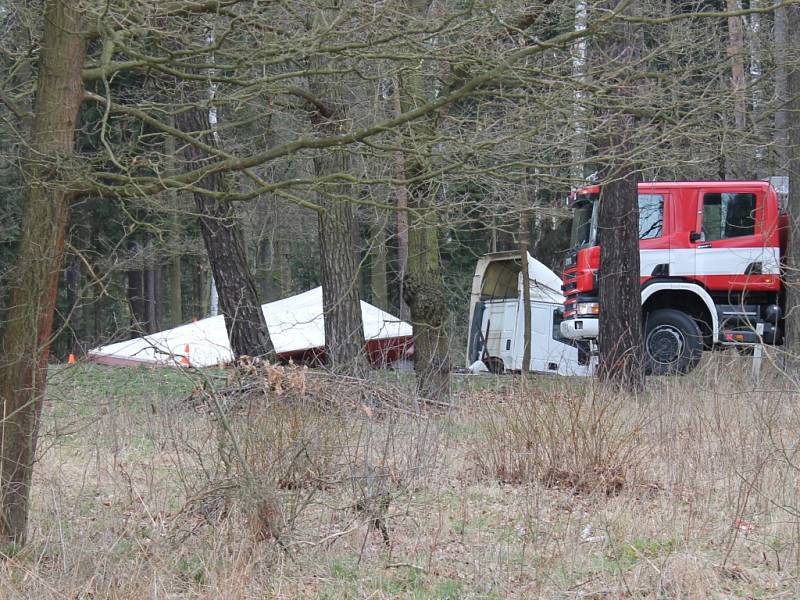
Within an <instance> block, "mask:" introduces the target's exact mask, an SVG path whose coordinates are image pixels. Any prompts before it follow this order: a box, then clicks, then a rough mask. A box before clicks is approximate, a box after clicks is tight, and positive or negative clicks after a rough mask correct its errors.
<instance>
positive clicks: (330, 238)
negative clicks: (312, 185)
mask: <svg viewBox="0 0 800 600" xmlns="http://www.w3.org/2000/svg"><path fill="white" fill-rule="evenodd" d="M331 154H333V155H335V154H338V152H336V151H333V152H332V153H331ZM329 156H330V155H329ZM323 163H325V164H323ZM314 164H315V168H316V171H317V176H320V175H322V174H324V173H331V172H333V171H331V170H330V169H331V168H332V167H333V165H332V164H331V163H330V162H329V161H328V160H327V159H319V158H315V159H314ZM342 170H343V169H342ZM325 194H326V192H324V191H323V192H321V194H320V196H319V197H318V203H319V204H321V205H322V206H323V210H322V211H320V213H319V247H320V275H321V278H322V307H323V312H324V314H325V353H326V357H327V360H328V365H329V366H330V367H331V368H332V369H333V370H335V371H337V372H340V373H347V374H352V375H360V374H363V371H364V369H365V367H366V357H365V355H364V324H363V321H362V315H361V299H360V297H359V291H358V267H357V265H356V259H355V254H354V252H353V249H354V244H353V205H352V204H350V202H348V201H346V200H342V199H341V198H339V199H324V198H323V196H324V195H325Z"/></svg>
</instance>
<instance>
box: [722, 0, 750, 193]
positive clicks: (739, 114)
mask: <svg viewBox="0 0 800 600" xmlns="http://www.w3.org/2000/svg"><path fill="white" fill-rule="evenodd" d="M727 9H728V11H729V12H735V11H737V10H741V5H740V2H739V0H727ZM728 38H729V39H728V49H727V52H728V57H729V58H730V59H731V84H732V93H733V120H734V127H735V128H736V131H737V133H738V134H739V135H740V136H744V134H745V128H746V126H747V121H746V118H747V99H746V97H745V86H746V81H745V76H744V36H743V33H742V17H739V16H732V17H728ZM736 146H739V144H737V145H736ZM734 152H735V154H734V156H733V157H732V159H733V164H732V167H733V176H734V178H737V179H744V178H745V177H746V176H747V172H748V167H747V164H748V163H747V161H746V159H745V156H744V154H743V153H742V152H741V150H739V149H738V148H736V149H735V150H734Z"/></svg>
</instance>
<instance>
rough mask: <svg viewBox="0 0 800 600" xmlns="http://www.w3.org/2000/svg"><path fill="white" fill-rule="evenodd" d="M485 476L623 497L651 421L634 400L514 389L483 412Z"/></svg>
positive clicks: (603, 393) (599, 393)
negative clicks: (621, 491) (646, 419)
mask: <svg viewBox="0 0 800 600" xmlns="http://www.w3.org/2000/svg"><path fill="white" fill-rule="evenodd" d="M480 417H481V418H480V425H479V428H480V429H479V439H480V440H481V441H482V443H481V444H480V446H479V447H478V448H476V449H475V450H474V451H473V457H474V461H475V463H476V465H477V467H478V470H479V472H480V473H481V474H482V475H483V476H486V477H491V478H495V479H498V480H500V481H503V482H508V483H525V482H533V481H537V482H540V483H542V484H544V485H546V486H552V487H561V488H568V489H571V490H574V491H576V492H580V493H591V492H595V491H601V492H603V493H605V494H609V495H611V494H616V493H618V492H619V491H620V490H621V489H622V488H623V487H624V486H625V485H626V484H627V483H628V481H629V480H630V478H631V476H632V475H633V473H634V471H635V470H636V467H637V466H638V465H639V463H640V461H641V458H642V456H643V453H644V445H643V442H642V439H641V437H642V436H641V432H642V428H643V426H644V424H645V415H644V413H643V412H642V410H641V409H640V408H639V406H638V405H637V404H636V403H635V401H633V400H631V399H629V398H626V397H625V396H623V395H621V394H613V393H610V392H608V391H607V390H603V389H600V388H592V389H590V390H588V391H587V392H585V393H583V392H573V391H550V390H548V391H543V390H515V391H512V392H509V393H507V394H506V395H505V396H504V397H503V398H501V399H500V400H499V401H490V402H485V403H482V405H481V407H480Z"/></svg>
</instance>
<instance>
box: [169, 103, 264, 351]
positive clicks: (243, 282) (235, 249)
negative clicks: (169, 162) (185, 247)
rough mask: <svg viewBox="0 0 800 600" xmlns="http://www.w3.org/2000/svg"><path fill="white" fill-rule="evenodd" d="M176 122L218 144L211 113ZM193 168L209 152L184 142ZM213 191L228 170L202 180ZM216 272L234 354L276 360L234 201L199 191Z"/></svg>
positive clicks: (202, 219)
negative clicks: (208, 195)
mask: <svg viewBox="0 0 800 600" xmlns="http://www.w3.org/2000/svg"><path fill="white" fill-rule="evenodd" d="M175 122H176V125H177V126H178V127H179V128H180V129H181V130H182V131H184V132H186V133H192V134H193V135H196V136H198V137H199V138H200V139H202V141H203V142H204V143H205V144H207V145H216V140H215V139H214V136H213V135H211V133H210V131H211V125H210V124H209V121H208V113H207V112H205V111H203V110H201V109H198V108H192V109H190V110H187V111H184V112H182V113H179V114H178V115H177V116H176V117H175ZM183 155H184V158H185V159H186V162H187V167H188V168H198V167H199V166H201V165H202V163H203V162H204V161H205V160H207V159H208V158H209V157H208V154H207V153H206V152H205V151H204V150H201V149H200V148H198V147H196V146H193V145H191V144H186V145H184V146H183ZM196 185H198V186H202V187H203V188H205V189H207V190H209V191H217V192H219V191H222V190H223V189H224V181H223V175H222V173H213V174H211V175H206V176H205V177H204V178H203V179H202V180H200V181H199V182H197V183H196ZM194 201H195V205H196V206H197V211H198V214H199V217H198V220H199V223H200V231H201V232H202V235H203V242H204V243H205V247H206V252H207V253H208V260H209V262H210V263H211V272H212V275H213V278H214V283H215V284H216V286H217V292H218V294H219V303H220V308H221V310H222V314H223V315H224V316H225V327H226V328H227V330H228V339H229V340H230V342H231V350H232V351H233V355H234V356H235V357H236V358H237V359H238V358H240V357H242V356H257V357H264V358H267V359H270V360H272V359H274V357H275V351H274V348H273V347H272V341H271V340H270V337H269V331H268V330H267V323H266V321H265V320H264V312H263V311H262V310H261V303H260V302H259V299H258V293H257V292H256V287H255V282H254V281H253V276H252V275H251V274H250V269H249V266H248V262H247V256H246V254H245V246H244V237H243V235H242V230H241V227H240V225H239V221H238V219H237V216H236V211H235V209H234V207H233V205H232V204H230V203H229V202H225V201H220V200H215V199H212V198H208V197H207V196H205V195H203V194H202V193H200V192H196V193H195V194H194Z"/></svg>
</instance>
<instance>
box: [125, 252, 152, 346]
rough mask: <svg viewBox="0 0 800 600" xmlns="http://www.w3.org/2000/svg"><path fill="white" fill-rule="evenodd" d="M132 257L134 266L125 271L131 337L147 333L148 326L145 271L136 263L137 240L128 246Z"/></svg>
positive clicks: (137, 260)
mask: <svg viewBox="0 0 800 600" xmlns="http://www.w3.org/2000/svg"><path fill="white" fill-rule="evenodd" d="M130 252H131V255H132V258H134V259H135V260H134V266H135V268H133V269H131V270H130V271H128V272H127V275H128V308H129V310H130V314H131V320H130V322H131V337H139V336H140V335H142V334H143V333H149V331H150V328H149V325H148V322H147V313H148V311H147V293H146V290H145V272H144V270H143V269H142V268H141V266H140V265H139V264H138V262H139V256H138V255H139V254H141V252H140V246H139V243H138V242H133V243H132V244H131V246H130Z"/></svg>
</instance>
